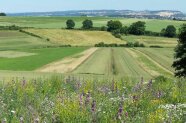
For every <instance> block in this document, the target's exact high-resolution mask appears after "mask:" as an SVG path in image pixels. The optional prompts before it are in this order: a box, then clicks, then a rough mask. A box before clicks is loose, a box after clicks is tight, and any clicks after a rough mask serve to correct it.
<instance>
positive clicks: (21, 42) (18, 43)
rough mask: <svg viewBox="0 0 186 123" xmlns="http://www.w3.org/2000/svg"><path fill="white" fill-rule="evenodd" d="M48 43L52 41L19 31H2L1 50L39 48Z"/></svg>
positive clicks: (0, 34) (0, 33) (0, 32)
mask: <svg viewBox="0 0 186 123" xmlns="http://www.w3.org/2000/svg"><path fill="white" fill-rule="evenodd" d="M48 45H51V43H50V42H47V41H44V40H42V39H39V38H36V37H33V36H29V35H27V34H24V33H21V32H18V31H0V50H8V49H24V48H38V47H44V46H48Z"/></svg>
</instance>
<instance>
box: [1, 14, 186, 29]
mask: <svg viewBox="0 0 186 123" xmlns="http://www.w3.org/2000/svg"><path fill="white" fill-rule="evenodd" d="M68 19H73V20H74V21H75V22H76V27H77V28H79V27H82V21H83V20H85V19H87V17H0V25H12V24H15V25H18V26H22V27H36V28H65V27H66V24H65V22H66V20H68ZM88 19H91V20H93V23H94V26H95V27H100V26H106V24H107V21H109V20H119V21H121V22H122V23H123V25H125V26H129V25H130V24H132V23H133V22H136V21H139V20H140V21H145V22H146V28H147V30H149V31H154V32H160V31H161V30H162V28H166V26H167V25H174V26H175V27H176V28H177V29H178V28H180V25H182V24H183V23H185V22H182V21H173V20H156V19H127V18H110V17H88Z"/></svg>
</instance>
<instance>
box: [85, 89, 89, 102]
mask: <svg viewBox="0 0 186 123" xmlns="http://www.w3.org/2000/svg"><path fill="white" fill-rule="evenodd" d="M89 102H90V91H89V92H88V94H87V96H86V100H85V105H88V104H89Z"/></svg>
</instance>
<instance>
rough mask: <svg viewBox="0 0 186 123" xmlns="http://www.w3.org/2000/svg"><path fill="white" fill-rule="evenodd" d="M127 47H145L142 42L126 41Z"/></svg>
mask: <svg viewBox="0 0 186 123" xmlns="http://www.w3.org/2000/svg"><path fill="white" fill-rule="evenodd" d="M126 46H127V47H145V45H144V44H143V43H139V42H138V41H136V42H134V43H133V42H127V44H126Z"/></svg>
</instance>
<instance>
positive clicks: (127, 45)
mask: <svg viewBox="0 0 186 123" xmlns="http://www.w3.org/2000/svg"><path fill="white" fill-rule="evenodd" d="M126 47H134V44H133V43H132V42H127V44H126Z"/></svg>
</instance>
